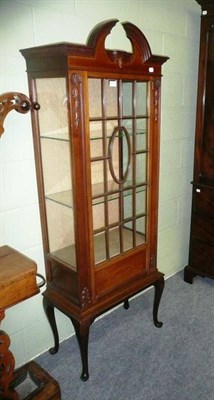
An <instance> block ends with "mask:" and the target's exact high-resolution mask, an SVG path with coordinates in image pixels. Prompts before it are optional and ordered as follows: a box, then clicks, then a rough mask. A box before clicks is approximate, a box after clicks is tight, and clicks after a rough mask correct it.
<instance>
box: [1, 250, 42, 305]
mask: <svg viewBox="0 0 214 400" xmlns="http://www.w3.org/2000/svg"><path fill="white" fill-rule="evenodd" d="M36 272H37V265H36V263H35V262H34V261H32V260H31V259H30V258H28V257H26V256H24V255H23V254H21V253H19V252H18V251H17V250H14V249H13V248H11V247H9V246H2V247H0V292H1V296H0V310H5V309H7V308H9V307H11V306H13V305H14V304H17V303H20V302H21V301H23V300H25V299H28V298H29V297H32V296H34V295H35V294H37V293H39V288H38V286H37V283H36Z"/></svg>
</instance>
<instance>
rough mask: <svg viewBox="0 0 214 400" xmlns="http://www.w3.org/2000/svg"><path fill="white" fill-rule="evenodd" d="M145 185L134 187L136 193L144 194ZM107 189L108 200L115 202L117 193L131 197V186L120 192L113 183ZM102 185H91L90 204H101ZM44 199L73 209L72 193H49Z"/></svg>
mask: <svg viewBox="0 0 214 400" xmlns="http://www.w3.org/2000/svg"><path fill="white" fill-rule="evenodd" d="M146 187H147V184H146V183H145V182H143V183H139V185H136V193H140V192H145V191H146ZM109 188H111V190H110V191H109V192H108V194H107V196H108V200H109V201H111V200H115V199H117V198H118V197H119V193H120V192H123V193H124V197H126V196H131V194H132V189H133V186H129V185H128V186H127V188H123V189H122V190H118V185H116V184H115V183H114V182H113V181H112V182H109ZM102 189H103V184H102V183H101V184H99V183H98V184H96V185H93V201H92V204H93V205H96V204H100V203H103V198H104V193H103V192H102ZM46 199H48V200H51V201H54V202H55V203H59V204H62V205H63V206H66V207H69V208H73V199H72V191H71V190H64V191H62V192H58V193H51V194H48V195H46Z"/></svg>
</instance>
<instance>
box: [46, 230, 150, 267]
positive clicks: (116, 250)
mask: <svg viewBox="0 0 214 400" xmlns="http://www.w3.org/2000/svg"><path fill="white" fill-rule="evenodd" d="M118 231H119V228H118V227H116V228H114V229H112V230H111V235H109V247H110V249H111V257H113V256H116V255H119V254H120V247H119V246H120V245H119V241H118V240H117V239H118ZM104 235H105V233H104V232H102V233H100V234H98V235H96V236H95V237H94V241H95V243H94V249H95V255H94V257H95V264H96V266H97V264H99V263H101V262H103V261H105V260H106V250H105V246H103V243H104ZM123 238H124V241H123V242H124V252H126V251H128V250H131V249H132V248H133V232H132V231H131V230H130V229H127V228H123ZM143 238H144V239H145V236H144V235H143V234H141V233H137V234H136V246H139V245H142V244H143V242H144V243H145V240H144V239H143ZM49 257H54V258H57V259H59V260H60V261H61V262H64V263H66V264H67V266H69V267H71V268H72V269H73V270H75V271H77V266H76V256H75V245H71V246H66V247H64V248H62V249H59V250H56V251H53V252H52V253H50V254H49Z"/></svg>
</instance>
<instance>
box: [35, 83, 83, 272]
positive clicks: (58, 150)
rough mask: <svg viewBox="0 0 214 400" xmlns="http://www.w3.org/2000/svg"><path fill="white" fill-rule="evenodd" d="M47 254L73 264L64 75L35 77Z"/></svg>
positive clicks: (74, 255) (73, 251)
mask: <svg viewBox="0 0 214 400" xmlns="http://www.w3.org/2000/svg"><path fill="white" fill-rule="evenodd" d="M36 88H37V99H38V102H39V104H40V106H41V108H40V111H39V113H38V118H39V127H40V144H41V155H42V166H43V179H44V192H45V205H46V216H47V231H48V239H49V250H50V254H51V255H53V256H55V257H57V258H58V259H59V260H60V261H62V262H66V263H68V264H69V265H70V266H72V267H73V268H76V252H75V235H74V217H73V199H72V176H71V160H70V140H69V131H68V110H67V97H66V79H65V78H41V79H36Z"/></svg>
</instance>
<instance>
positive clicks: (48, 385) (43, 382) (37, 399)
mask: <svg viewBox="0 0 214 400" xmlns="http://www.w3.org/2000/svg"><path fill="white" fill-rule="evenodd" d="M28 377H30V379H31V380H32V381H33V382H34V384H35V389H34V390H33V391H32V392H30V393H27V394H26V396H24V397H22V393H20V394H19V389H18V387H19V385H20V384H23V382H24V381H25V380H26V378H28ZM11 386H12V388H13V389H14V390H16V391H17V392H18V394H19V397H20V398H21V399H23V400H25V399H26V400H60V399H61V392H60V387H59V384H58V382H57V381H55V379H53V378H52V377H51V376H50V375H49V374H48V373H47V372H46V371H45V370H44V369H43V368H41V367H40V366H39V365H38V364H37V363H36V362H35V361H30V362H29V363H27V364H26V365H24V366H23V367H20V368H18V369H17V370H16V371H15V372H14V380H13V383H12V385H11ZM20 392H21V391H20Z"/></svg>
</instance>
